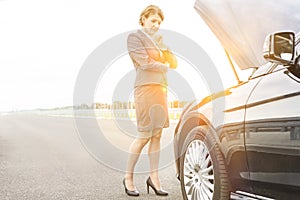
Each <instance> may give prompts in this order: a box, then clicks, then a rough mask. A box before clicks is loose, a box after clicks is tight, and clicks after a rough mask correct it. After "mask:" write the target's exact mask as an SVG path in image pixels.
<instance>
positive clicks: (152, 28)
mask: <svg viewBox="0 0 300 200" xmlns="http://www.w3.org/2000/svg"><path fill="white" fill-rule="evenodd" d="M160 23H161V18H160V16H159V15H158V14H150V15H149V17H148V18H146V17H144V18H143V28H144V30H145V31H146V33H148V34H149V35H151V36H152V35H154V34H155V33H156V32H157V31H158V29H159V27H160Z"/></svg>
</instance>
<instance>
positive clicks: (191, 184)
mask: <svg viewBox="0 0 300 200" xmlns="http://www.w3.org/2000/svg"><path fill="white" fill-rule="evenodd" d="M213 134H214V132H212V131H211V130H209V128H208V127H207V126H198V127H196V128H194V129H192V130H191V131H190V133H189V134H188V135H187V137H186V138H185V141H184V143H183V146H182V152H181V157H180V182H181V191H182V196H183V199H185V200H188V199H189V200H190V199H193V200H196V199H197V200H200V199H210V200H211V199H212V200H228V199H229V198H230V192H229V191H230V189H229V188H230V185H229V181H228V175H227V171H226V167H225V163H224V159H223V156H222V153H221V151H220V147H219V145H218V144H217V143H216V140H215V138H214V136H213ZM184 169H185V170H184ZM204 196H205V197H206V198H204Z"/></svg>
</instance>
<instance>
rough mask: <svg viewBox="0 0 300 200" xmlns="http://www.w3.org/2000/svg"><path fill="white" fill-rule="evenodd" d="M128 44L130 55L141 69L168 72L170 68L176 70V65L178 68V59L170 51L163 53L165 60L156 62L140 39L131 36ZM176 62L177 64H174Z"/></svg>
mask: <svg viewBox="0 0 300 200" xmlns="http://www.w3.org/2000/svg"><path fill="white" fill-rule="evenodd" d="M127 42H128V43H127V45H128V51H129V55H130V57H131V59H132V60H133V61H134V62H136V63H137V65H138V66H139V68H140V69H142V70H148V71H155V72H166V71H167V70H168V68H169V67H171V68H176V67H174V66H175V65H176V66H177V60H176V57H175V56H174V55H173V54H172V53H171V52H170V51H169V50H166V51H162V52H163V57H164V58H163V60H156V59H155V58H153V57H151V56H150V55H149V54H148V51H147V50H146V48H145V47H144V45H143V43H142V41H141V40H140V39H139V38H138V37H136V36H134V35H130V36H129V37H128V41H127ZM153 50H154V49H153ZM167 51H168V52H167ZM174 60H175V61H176V64H175V63H174Z"/></svg>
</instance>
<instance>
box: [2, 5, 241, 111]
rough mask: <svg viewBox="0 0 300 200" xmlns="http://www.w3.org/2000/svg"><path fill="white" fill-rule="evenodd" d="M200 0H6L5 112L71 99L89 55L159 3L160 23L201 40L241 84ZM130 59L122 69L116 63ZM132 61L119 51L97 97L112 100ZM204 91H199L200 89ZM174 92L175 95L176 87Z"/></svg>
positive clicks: (196, 85)
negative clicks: (200, 8)
mask: <svg viewBox="0 0 300 200" xmlns="http://www.w3.org/2000/svg"><path fill="white" fill-rule="evenodd" d="M194 3H195V1H194V0H185V1H182V0H164V1H162V0H161V1H157V0H156V1H155V0H152V1H148V0H145V1H141V0H112V1H99V0H51V1H50V0H42V1H41V0H26V1H24V0H0V27H1V31H0V55H1V56H0V70H1V71H0V96H1V100H0V111H17V110H24V109H36V108H53V107H61V106H70V105H73V92H74V85H75V82H76V78H77V76H78V73H79V71H80V69H81V67H82V65H83V63H84V61H85V60H86V59H87V57H88V56H89V55H90V54H91V53H92V52H93V51H94V50H95V49H96V48H97V47H98V46H99V45H101V44H102V43H103V42H105V41H107V40H109V39H110V38H112V37H113V36H116V35H118V34H120V33H123V32H126V31H131V30H134V29H139V28H140V26H139V24H138V19H139V14H140V12H141V11H142V10H143V9H144V8H145V7H146V6H148V5H150V4H154V5H158V6H159V7H160V8H161V9H162V10H163V12H164V15H165V20H164V22H163V23H162V24H161V28H162V29H167V30H173V31H176V32H178V33H181V34H184V35H185V36H187V37H189V38H191V39H192V40H193V41H195V42H196V43H197V44H199V45H200V46H201V47H202V48H203V49H204V50H205V51H206V52H207V54H208V55H209V56H210V57H213V62H214V64H215V65H216V67H217V69H218V70H219V72H220V74H226V76H222V78H223V79H222V81H223V84H224V87H229V86H231V85H234V84H235V83H236V80H235V78H234V76H233V73H231V72H230V67H229V63H228V62H227V60H226V56H225V54H224V52H223V49H222V47H221V45H220V43H219V42H218V41H217V39H216V38H215V37H214V35H213V34H212V32H211V31H210V30H209V29H208V28H207V26H206V24H205V23H204V22H203V21H202V19H201V18H200V16H199V15H198V14H197V12H196V10H195V9H194ZM120 63H123V65H124V63H125V65H126V66H127V68H124V71H121V72H119V74H115V75H112V74H114V73H113V70H114V69H115V68H116V67H117V66H119V65H121V64H120ZM186 64H187V63H186V62H185V61H184V60H181V59H179V67H178V71H179V72H182V73H184V75H183V76H185V77H189V78H187V80H188V81H189V83H190V84H191V85H193V89H194V90H195V91H196V93H197V94H196V96H197V98H198V97H199V98H201V95H202V96H203V94H204V93H205V92H201V87H204V88H203V91H205V90H206V89H205V85H204V86H203V85H201V77H200V78H199V77H197V76H195V73H193V70H192V68H189V70H187V68H186V69H184V68H182V67H181V65H186ZM131 67H133V66H132V63H130V60H129V57H128V56H126V55H125V56H123V57H120V59H119V60H116V61H115V62H114V63H113V64H112V65H111V67H110V70H111V73H110V71H109V70H108V71H107V72H108V73H107V74H106V75H105V76H103V79H102V80H101V81H104V82H105V84H107V85H108V86H110V87H107V88H105V89H103V88H101V89H100V90H101V91H99V90H98V91H97V92H96V93H95V101H102V100H103V101H109V100H110V99H111V96H112V93H111V91H113V87H114V86H115V85H116V83H117V82H118V80H119V79H120V78H121V77H122V74H124V73H125V72H126V71H128V70H131V69H130V68H131ZM198 94H199V95H198ZM170 96H171V98H176V94H171V95H170Z"/></svg>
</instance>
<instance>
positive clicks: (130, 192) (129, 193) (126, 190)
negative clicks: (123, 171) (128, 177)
mask: <svg viewBox="0 0 300 200" xmlns="http://www.w3.org/2000/svg"><path fill="white" fill-rule="evenodd" d="M123 185H124V188H125V193H126V194H127V195H128V196H135V197H137V196H139V195H140V193H139V191H137V190H128V189H127V187H126V185H125V178H124V179H123Z"/></svg>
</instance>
